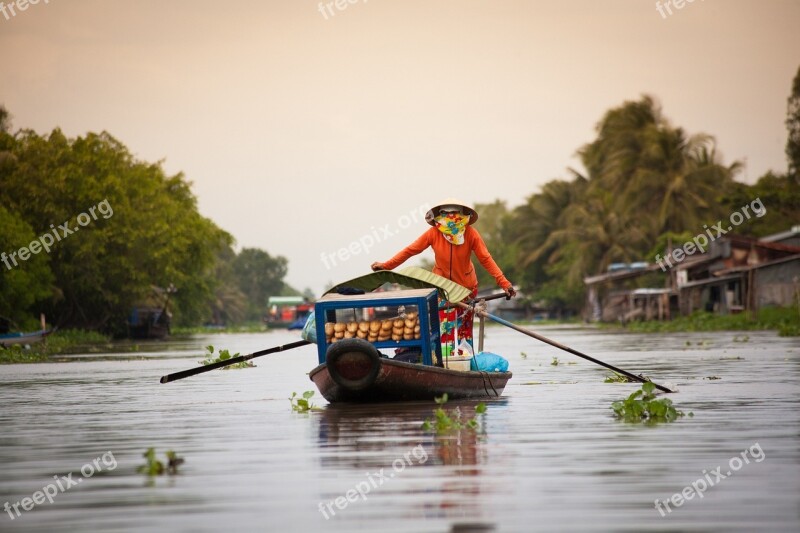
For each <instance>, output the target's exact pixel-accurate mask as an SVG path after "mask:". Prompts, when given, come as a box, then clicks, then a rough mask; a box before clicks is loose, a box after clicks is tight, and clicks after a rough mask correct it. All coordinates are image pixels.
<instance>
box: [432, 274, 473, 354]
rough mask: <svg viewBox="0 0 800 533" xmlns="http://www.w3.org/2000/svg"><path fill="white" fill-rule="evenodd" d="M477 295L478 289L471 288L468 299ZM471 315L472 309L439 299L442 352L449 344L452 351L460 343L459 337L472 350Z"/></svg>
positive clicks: (445, 351)
mask: <svg viewBox="0 0 800 533" xmlns="http://www.w3.org/2000/svg"><path fill="white" fill-rule="evenodd" d="M477 295H478V289H473V290H472V292H470V294H469V299H470V300H474V299H475V297H476V296H477ZM473 316H474V313H473V312H472V311H468V310H466V309H462V308H460V307H455V306H453V305H452V304H450V303H449V302H448V301H447V300H444V299H440V300H439V334H440V338H441V344H442V353H443V354H444V353H447V350H446V348H445V347H446V346H450V349H451V350H453V353H454V352H455V350H456V349H457V347H458V345H459V343H461V339H466V340H467V342H468V343H469V345H470V346H472V347H473V351H474V348H475V346H474V345H473V343H472V318H473ZM456 334H457V337H456Z"/></svg>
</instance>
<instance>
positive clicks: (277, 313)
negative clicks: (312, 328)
mask: <svg viewBox="0 0 800 533" xmlns="http://www.w3.org/2000/svg"><path fill="white" fill-rule="evenodd" d="M267 308H268V315H267V317H266V318H265V319H264V322H265V323H266V325H267V327H268V328H269V329H277V328H287V329H303V326H304V325H305V323H306V318H307V317H308V314H309V313H310V312H311V310H312V309H314V304H311V303H309V302H308V300H306V298H304V297H302V296H270V298H269V300H268V301H267Z"/></svg>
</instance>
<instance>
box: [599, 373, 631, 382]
mask: <svg viewBox="0 0 800 533" xmlns="http://www.w3.org/2000/svg"><path fill="white" fill-rule="evenodd" d="M633 382H634V380H632V379H631V378H629V377H628V376H623V375H622V374H617V373H616V372H614V373H612V374H608V375H607V376H606V379H604V380H603V383H633Z"/></svg>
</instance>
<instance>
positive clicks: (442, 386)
mask: <svg viewBox="0 0 800 533" xmlns="http://www.w3.org/2000/svg"><path fill="white" fill-rule="evenodd" d="M337 363H338V364H341V365H343V367H342V368H339V370H338V371H339V373H340V374H346V375H347V374H349V375H353V374H355V375H357V376H360V375H367V374H372V373H375V374H376V375H375V379H374V380H371V379H370V380H368V381H370V382H369V383H364V380H359V381H358V383H360V384H359V386H357V387H349V386H348V385H347V383H345V384H344V385H343V384H341V382H342V380H341V379H339V380H336V379H334V377H333V376H331V372H330V369H329V368H328V363H323V364H321V365H319V366H317V367H316V368H314V370H312V371H311V372H310V373H309V377H310V378H311V381H313V382H314V384H315V385H316V386H317V388H318V389H319V391H320V393H321V394H322V396H324V397H325V399H326V400H328V401H329V402H331V403H337V402H357V403H373V402H376V403H377V402H402V401H420V400H433V399H434V398H436V397H438V396H442V395H443V394H447V396H448V399H451V400H457V399H468V398H472V399H482V398H483V399H485V398H498V397H499V396H500V395H501V394H502V393H503V389H504V388H505V386H506V383H508V380H509V379H511V376H512V374H511V372H462V371H458V370H449V369H446V368H439V367H433V366H425V365H420V364H411V363H403V362H401V361H394V360H392V359H387V358H381V359H380V360H379V363H378V369H377V372H374V368H367V365H371V364H373V363H372V362H370V361H369V360H367V359H366V358H365V359H361V360H355V361H354V360H349V361H348V360H342V361H340V362H337ZM347 365H349V366H350V368H344V366H347ZM359 365H361V366H363V368H362V369H360V368H358V366H359ZM337 381H339V382H337Z"/></svg>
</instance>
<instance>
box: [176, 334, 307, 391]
mask: <svg viewBox="0 0 800 533" xmlns="http://www.w3.org/2000/svg"><path fill="white" fill-rule="evenodd" d="M306 344H312V342H310V341H306V340H302V341H296V342H290V343H289V344H283V345H281V346H276V347H274V348H268V349H266V350H261V351H260V352H255V353H251V354H249V355H240V356H239V357H231V358H230V359H225V360H224V361H217V362H216V363H211V364H210V365H204V366H198V367H196V368H190V369H189V370H182V371H180V372H175V373H174V374H167V375H166V376H161V383H169V382H170V381H175V380H178V379H183V378H188V377H189V376H194V375H195V374H202V373H203V372H208V371H209V370H215V369H217V368H222V367H223V366H228V365H235V364H236V363H241V362H244V361H249V360H250V359H253V358H255V357H261V356H262V355H267V354H271V353H276V352H284V351H286V350H291V349H292V348H299V347H300V346H305V345H306Z"/></svg>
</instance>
